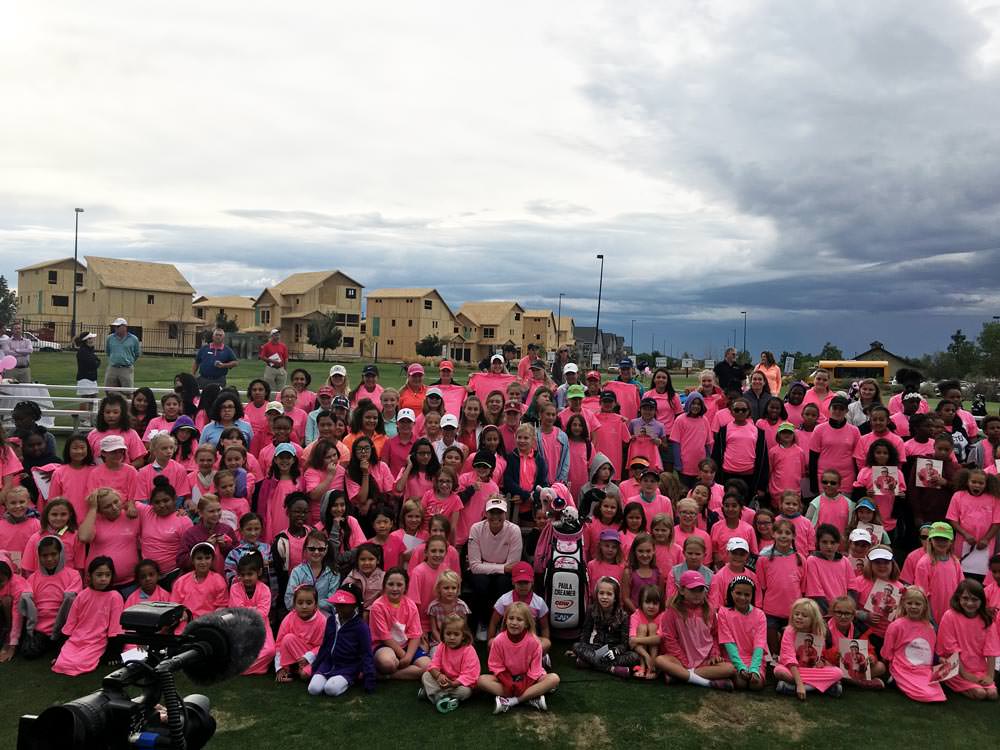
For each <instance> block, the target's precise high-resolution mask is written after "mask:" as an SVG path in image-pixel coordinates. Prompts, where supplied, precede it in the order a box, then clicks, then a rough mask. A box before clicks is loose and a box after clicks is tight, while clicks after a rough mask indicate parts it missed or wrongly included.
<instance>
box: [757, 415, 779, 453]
mask: <svg viewBox="0 0 1000 750" xmlns="http://www.w3.org/2000/svg"><path fill="white" fill-rule="evenodd" d="M782 422H784V420H783V419H779V420H778V421H777V422H774V423H773V424H772V423H771V422H768V421H767V420H766V419H763V418H762V419H758V420H757V421H756V422H755V423H754V424H756V425H757V429H758V430H760V431H761V432H763V433H764V447H765V448H767V449H768V450H770V449H771V448H772V447H774V446H775V445H777V440H776V437H777V435H778V426H779V425H780V424H781V423H782Z"/></svg>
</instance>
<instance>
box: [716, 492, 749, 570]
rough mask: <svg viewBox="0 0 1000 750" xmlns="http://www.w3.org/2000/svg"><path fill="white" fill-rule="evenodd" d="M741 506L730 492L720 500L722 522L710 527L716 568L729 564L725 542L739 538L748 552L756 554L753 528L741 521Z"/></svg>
mask: <svg viewBox="0 0 1000 750" xmlns="http://www.w3.org/2000/svg"><path fill="white" fill-rule="evenodd" d="M742 516H743V504H742V503H741V502H740V497H739V495H737V494H735V493H733V492H730V493H727V494H726V496H725V497H724V498H723V499H722V520H720V521H718V522H717V523H715V524H714V525H713V526H712V532H711V534H710V536H711V538H712V549H713V550H715V553H714V556H713V560H714V562H715V566H716V567H721V566H723V565H725V564H726V563H727V562H729V552H728V551H727V549H726V544H727V542H728V541H729V540H730V539H732V538H734V537H739V538H740V539H744V540H745V541H746V543H747V545H748V546H749V547H750V552H752V553H753V554H755V555H756V554H757V535H756V534H755V533H754V530H753V526H751V525H750V524H748V523H747V522H746V521H743V520H742Z"/></svg>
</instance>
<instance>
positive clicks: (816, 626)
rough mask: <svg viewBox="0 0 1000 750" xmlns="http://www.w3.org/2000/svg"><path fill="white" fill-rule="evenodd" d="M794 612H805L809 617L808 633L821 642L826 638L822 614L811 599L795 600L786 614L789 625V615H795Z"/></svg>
mask: <svg viewBox="0 0 1000 750" xmlns="http://www.w3.org/2000/svg"><path fill="white" fill-rule="evenodd" d="M796 610H799V611H800V612H805V613H806V614H808V615H809V620H810V623H811V624H810V626H809V632H810V633H812V634H813V635H814V636H816V637H817V638H819V639H820V640H821V641H822V640H823V639H825V638H826V623H825V622H823V613H822V612H820V610H819V605H818V604H816V602H814V601H813V600H812V599H805V598H802V599H796V600H795V603H794V604H792V608H791V609H790V610H789V613H788V614H789V618H788V620H789V623H791V615H793V614H795V611H796Z"/></svg>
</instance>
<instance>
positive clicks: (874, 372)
mask: <svg viewBox="0 0 1000 750" xmlns="http://www.w3.org/2000/svg"><path fill="white" fill-rule="evenodd" d="M817 368H818V369H823V370H827V371H828V372H829V373H830V380H831V382H830V385H831V386H834V385H836V386H840V385H847V384H850V383H852V382H853V381H855V380H862V379H863V378H873V379H874V380H876V381H877V382H879V383H881V384H882V385H888V384H889V381H890V377H889V363H888V362H884V361H879V360H864V359H850V360H836V359H824V360H821V361H820V363H819V365H818V366H817ZM812 380H813V378H812V375H810V376H809V382H810V383H811V382H812Z"/></svg>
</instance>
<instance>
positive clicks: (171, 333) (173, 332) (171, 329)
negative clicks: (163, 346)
mask: <svg viewBox="0 0 1000 750" xmlns="http://www.w3.org/2000/svg"><path fill="white" fill-rule="evenodd" d="M167 338H168V339H170V340H171V341H176V340H177V324H176V323H171V324H170V325H168V326H167Z"/></svg>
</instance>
